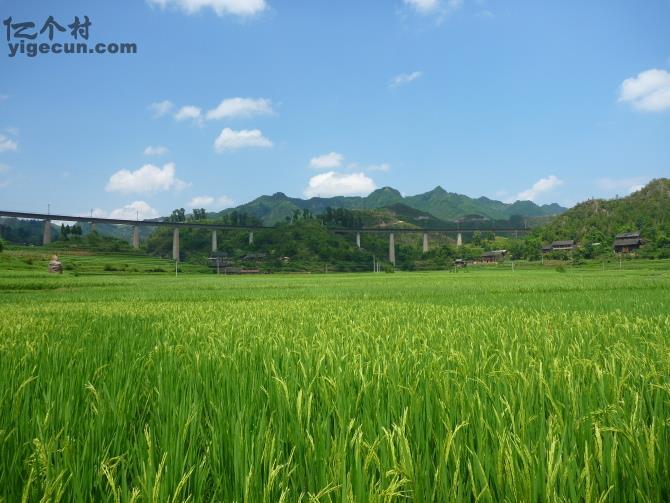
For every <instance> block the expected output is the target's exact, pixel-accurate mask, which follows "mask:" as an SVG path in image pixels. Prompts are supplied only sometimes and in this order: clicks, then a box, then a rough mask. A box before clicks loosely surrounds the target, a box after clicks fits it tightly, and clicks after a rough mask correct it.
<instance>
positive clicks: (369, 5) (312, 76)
mask: <svg viewBox="0 0 670 503" xmlns="http://www.w3.org/2000/svg"><path fill="white" fill-rule="evenodd" d="M50 15H53V16H54V19H55V20H56V21H57V22H59V23H60V24H61V25H64V26H66V25H67V24H71V23H72V21H73V19H74V17H75V16H79V17H80V18H81V19H83V17H84V16H85V15H86V16H88V17H89V19H90V21H91V23H92V24H91V26H90V35H89V40H88V42H89V44H90V45H94V44H95V43H99V42H102V43H113V42H134V43H136V44H137V47H138V52H137V54H115V55H110V54H81V55H73V54H68V55H65V54H38V55H37V56H36V57H33V58H31V57H28V56H27V55H26V54H17V55H16V56H15V57H9V56H8V55H7V54H8V53H9V47H8V42H7V40H6V27H5V26H4V25H2V26H0V28H2V29H3V33H2V34H3V38H2V43H0V208H1V209H11V210H26V211H28V210H30V211H43V210H44V211H45V210H46V209H47V204H50V205H51V211H52V212H60V213H75V214H88V213H89V212H90V211H91V210H92V209H93V210H94V211H95V213H96V214H98V215H101V216H102V215H114V216H133V215H136V214H137V212H139V213H140V216H141V217H142V216H144V217H150V216H156V215H158V214H167V213H169V212H170V211H171V210H172V209H173V208H175V207H189V206H193V205H195V206H204V207H205V208H207V209H210V210H214V209H219V208H221V207H225V206H228V205H231V204H239V203H243V202H247V201H249V200H251V199H253V198H254V197H257V196H259V195H261V194H271V193H274V192H277V191H282V192H285V193H286V194H288V195H291V196H305V195H317V194H320V195H334V194H364V193H367V192H369V191H370V190H373V189H374V188H375V187H382V186H387V185H390V186H392V187H395V188H397V189H398V190H400V191H401V192H403V193H405V194H415V193H419V192H424V191H427V190H430V189H432V188H433V187H435V186H436V185H441V186H442V187H444V188H445V189H446V190H449V191H453V192H459V193H464V194H467V195H470V196H475V197H478V196H480V195H486V196H488V197H492V198H496V199H500V200H505V201H513V200H515V199H517V198H523V199H532V200H535V201H536V202H538V203H547V202H554V201H556V202H559V203H562V204H566V205H571V204H574V203H576V202H578V201H580V200H583V199H586V198H588V197H613V196H614V195H616V194H620V195H624V194H627V193H628V192H630V191H631V190H633V189H634V188H635V187H636V186H639V185H640V184H643V183H645V182H646V181H648V180H650V179H652V178H654V177H660V176H668V175H670V141H669V139H670V29H669V26H668V20H669V19H670V0H648V1H645V2H634V1H611V0H610V1H589V2H559V1H556V2H536V1H511V0H510V1H502V0H462V1H458V0H388V1H381V0H378V1H377V0H375V1H372V0H369V1H360V0H358V1H345V0H341V1H337V2H333V1H328V0H309V1H308V0H304V1H296V0H292V1H288V0H135V1H115V2H90V1H65V0H64V1H59V2H43V1H40V2H38V1H32V0H20V1H17V0H11V1H8V0H0V16H1V17H2V19H3V20H4V19H6V18H8V17H9V16H11V17H12V19H13V22H14V23H16V22H24V21H32V22H34V23H35V24H36V26H37V29H38V30H39V28H40V27H41V26H42V25H43V24H44V22H45V21H46V19H47V18H48V17H49V16H50ZM16 41H17V39H15V38H13V39H12V40H11V42H12V43H13V42H16ZM58 41H60V42H73V41H74V40H73V39H72V36H71V35H70V33H69V29H68V30H67V31H66V32H65V33H56V35H55V36H54V40H53V42H58ZM36 42H49V39H48V37H47V34H46V33H45V34H41V35H38V37H37V39H36ZM3 52H4V54H1V53H3Z"/></svg>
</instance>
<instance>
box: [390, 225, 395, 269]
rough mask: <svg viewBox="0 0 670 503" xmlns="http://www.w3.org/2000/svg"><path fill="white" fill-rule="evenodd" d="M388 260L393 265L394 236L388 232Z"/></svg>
mask: <svg viewBox="0 0 670 503" xmlns="http://www.w3.org/2000/svg"><path fill="white" fill-rule="evenodd" d="M389 262H391V263H392V264H393V265H394V266H395V236H394V235H393V233H391V234H389Z"/></svg>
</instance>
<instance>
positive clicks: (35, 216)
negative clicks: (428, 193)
mask: <svg viewBox="0 0 670 503" xmlns="http://www.w3.org/2000/svg"><path fill="white" fill-rule="evenodd" d="M0 217H13V218H26V219H31V220H58V221H64V222H88V223H96V224H113V225H139V226H144V227H147V226H148V227H173V228H174V227H182V228H192V229H210V230H245V231H255V230H263V229H276V227H270V226H265V225H225V224H214V223H196V222H170V221H166V220H125V219H120V218H99V217H85V216H76V215H55V214H47V213H27V212H21V211H0ZM329 230H331V231H333V232H347V233H350V232H361V233H389V232H394V233H395V232H398V233H402V232H407V233H420V232H425V233H443V234H444V233H447V234H448V233H459V232H476V231H480V232H487V231H490V232H527V231H529V230H530V229H528V228H526V227H505V228H496V229H492V228H487V227H461V228H458V227H456V228H443V229H442V228H438V229H435V228H431V229H424V228H411V229H407V228H395V227H384V228H372V229H371V228H342V227H329Z"/></svg>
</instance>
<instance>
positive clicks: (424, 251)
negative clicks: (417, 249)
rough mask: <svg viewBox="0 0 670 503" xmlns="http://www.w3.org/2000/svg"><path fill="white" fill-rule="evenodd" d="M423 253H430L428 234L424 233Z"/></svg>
mask: <svg viewBox="0 0 670 503" xmlns="http://www.w3.org/2000/svg"><path fill="white" fill-rule="evenodd" d="M423 253H428V233H427V232H424V233H423Z"/></svg>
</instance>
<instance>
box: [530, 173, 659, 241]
mask: <svg viewBox="0 0 670 503" xmlns="http://www.w3.org/2000/svg"><path fill="white" fill-rule="evenodd" d="M629 231H640V232H641V233H642V237H643V238H644V239H646V240H648V241H657V240H658V239H660V238H662V235H665V236H670V180H669V179H667V178H659V179H657V180H653V181H651V182H649V184H647V185H646V186H645V187H644V188H642V189H641V190H639V191H637V192H634V193H632V194H631V195H629V196H627V197H624V198H620V199H610V200H604V199H590V200H588V201H585V202H583V203H580V204H578V205H576V206H575V207H573V208H571V209H569V210H568V211H566V212H565V213H563V214H562V215H560V216H558V217H556V218H555V219H553V220H552V221H551V222H550V223H549V224H548V225H547V226H546V227H544V228H543V229H542V233H543V238H544V239H545V240H547V241H551V240H553V239H575V240H577V241H578V242H604V243H609V242H611V241H612V239H613V237H614V235H615V234H617V233H620V232H629Z"/></svg>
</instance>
